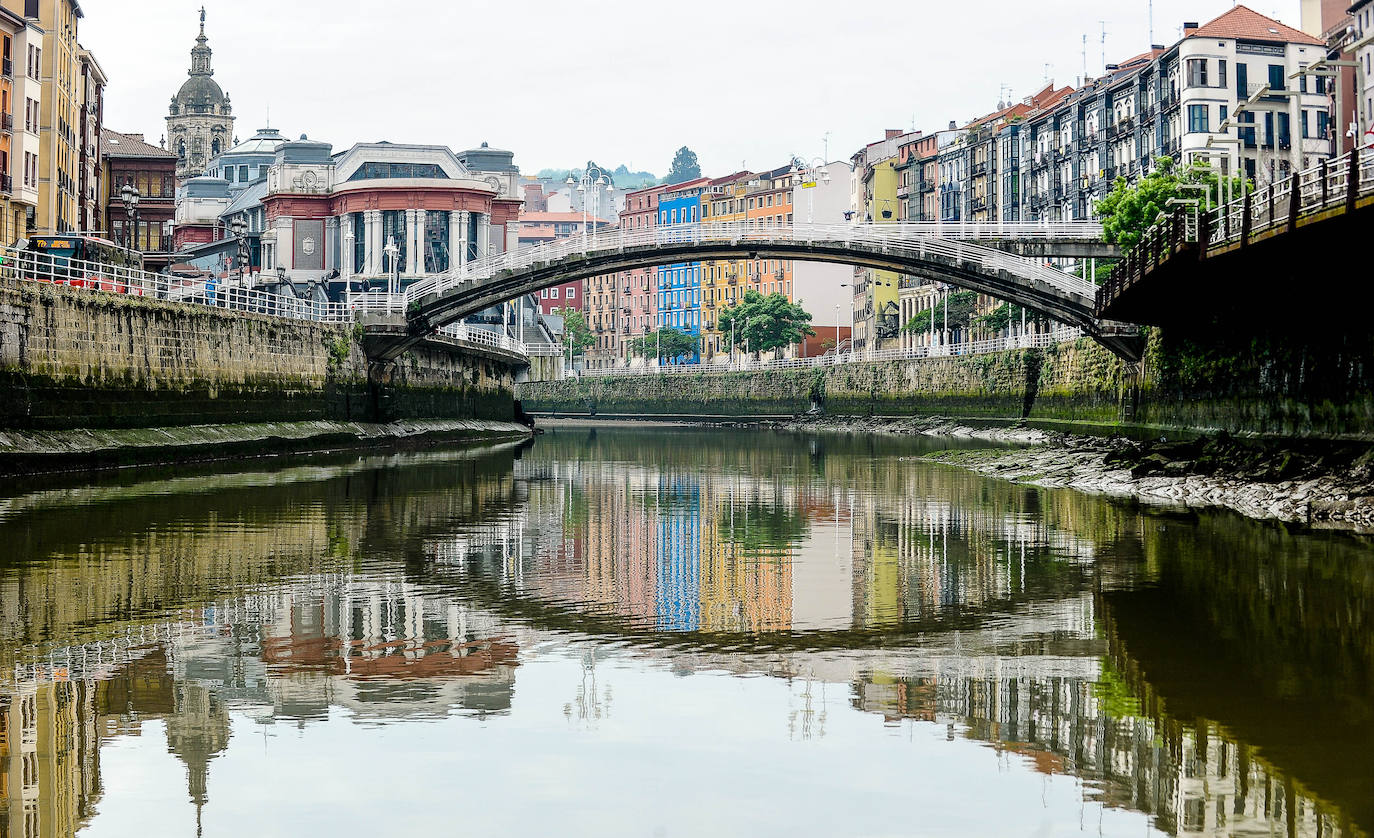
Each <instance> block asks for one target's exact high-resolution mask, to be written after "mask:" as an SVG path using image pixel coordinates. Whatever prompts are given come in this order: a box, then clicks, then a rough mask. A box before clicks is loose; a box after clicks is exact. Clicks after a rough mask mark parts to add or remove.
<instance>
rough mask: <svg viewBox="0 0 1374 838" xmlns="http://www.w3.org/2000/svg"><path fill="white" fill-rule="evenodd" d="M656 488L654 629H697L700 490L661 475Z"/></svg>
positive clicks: (699, 560) (698, 611) (687, 482)
mask: <svg viewBox="0 0 1374 838" xmlns="http://www.w3.org/2000/svg"><path fill="white" fill-rule="evenodd" d="M662 481H663V482H662V483H661V485H660V486H659V496H658V503H659V508H658V511H659V522H658V544H659V550H658V556H659V559H658V627H659V628H660V629H663V630H665V631H692V630H694V629H696V628H698V627H700V626H701V591H700V585H701V581H700V575H701V490H700V487H699V486H696V485H694V484H693V483H691V482H690V481H688V480H686V479H683V478H673V477H670V476H667V475H665V476H664V477H663V478H662Z"/></svg>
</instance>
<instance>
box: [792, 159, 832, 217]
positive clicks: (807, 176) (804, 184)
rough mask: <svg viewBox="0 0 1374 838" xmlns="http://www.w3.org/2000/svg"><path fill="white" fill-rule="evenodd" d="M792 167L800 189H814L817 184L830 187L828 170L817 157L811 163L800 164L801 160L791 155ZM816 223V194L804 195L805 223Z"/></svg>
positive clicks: (808, 193)
mask: <svg viewBox="0 0 1374 838" xmlns="http://www.w3.org/2000/svg"><path fill="white" fill-rule="evenodd" d="M793 161H794V162H793V165H795V166H796V167H797V170H798V171H797V177H799V178H800V184H801V188H802V189H808V190H811V189H815V188H816V186H817V182H818V181H819V182H820V183H823V184H825V185H826V186H829V185H830V170H829V169H828V168H826V162H825V161H824V160H822V159H821V158H819V157H813V158H811V162H810V163H807V164H805V165H803V164H802V162H801V158H799V157H796V156H795V155H793ZM815 221H816V193H815V192H807V193H806V223H807V224H813V223H815Z"/></svg>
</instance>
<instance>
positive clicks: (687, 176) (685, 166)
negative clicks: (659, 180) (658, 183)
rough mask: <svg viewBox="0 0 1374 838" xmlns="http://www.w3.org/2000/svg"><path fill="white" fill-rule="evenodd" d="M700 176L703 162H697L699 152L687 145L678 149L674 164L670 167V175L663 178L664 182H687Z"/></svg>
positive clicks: (674, 156)
mask: <svg viewBox="0 0 1374 838" xmlns="http://www.w3.org/2000/svg"><path fill="white" fill-rule="evenodd" d="M699 177H701V164H700V163H698V162H697V153H696V152H695V151H692V150H691V149H690V148H688V147H687V146H683V147H682V148H680V149H678V150H677V154H674V155H673V165H672V166H671V167H670V168H669V169H668V176H667V177H665V178H664V179H663V182H664V183H667V184H675V183H685V182H687V181H689V180H693V179H695V178H699Z"/></svg>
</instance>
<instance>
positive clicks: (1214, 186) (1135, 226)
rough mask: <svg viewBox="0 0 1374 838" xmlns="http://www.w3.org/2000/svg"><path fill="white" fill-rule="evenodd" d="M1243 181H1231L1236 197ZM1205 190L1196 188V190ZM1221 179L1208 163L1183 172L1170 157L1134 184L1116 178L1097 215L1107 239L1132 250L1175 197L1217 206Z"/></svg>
mask: <svg viewBox="0 0 1374 838" xmlns="http://www.w3.org/2000/svg"><path fill="white" fill-rule="evenodd" d="M1243 184H1244V181H1243V180H1242V179H1241V178H1234V177H1233V178H1232V179H1231V186H1232V188H1233V191H1234V192H1235V194H1237V195H1239V194H1241V190H1242V186H1243ZM1199 186H1201V187H1205V188H1201V189H1199V188H1197V187H1199ZM1219 186H1220V179H1219V178H1218V177H1217V174H1216V172H1215V171H1213V170H1212V169H1211V168H1210V167H1208V166H1207V165H1206V164H1205V163H1196V164H1194V165H1192V166H1189V167H1187V168H1183V169H1180V168H1179V167H1178V166H1176V165H1175V164H1174V161H1173V159H1172V158H1170V157H1160V158H1159V159H1158V160H1156V161H1155V170H1154V171H1153V172H1150V173H1149V174H1148V175H1146V176H1145V177H1143V178H1140V179H1139V180H1137V181H1136V182H1135V183H1128V182H1127V181H1126V179H1125V178H1117V180H1116V183H1114V184H1113V185H1112V191H1111V192H1109V193H1107V197H1105V198H1103V199H1102V200H1101V201H1099V202H1098V203H1097V207H1096V212H1097V215H1098V217H1099V218H1101V219H1102V231H1103V235H1104V238H1106V240H1107V241H1109V242H1116V243H1118V244H1120V245H1121V246H1122V247H1123V248H1125V249H1127V250H1129V249H1130V248H1132V247H1135V246H1136V245H1137V244H1139V243H1140V240H1141V239H1142V238H1143V237H1144V236H1145V231H1146V230H1149V229H1150V227H1152V226H1154V224H1155V222H1156V221H1158V220H1159V217H1160V215H1161V214H1163V213H1166V212H1168V211H1169V200H1170V199H1172V198H1179V199H1185V198H1197V199H1200V200H1201V201H1203V203H1204V204H1205V205H1206V208H1207V209H1212V208H1213V207H1215V206H1216V199H1217V196H1218V189H1219Z"/></svg>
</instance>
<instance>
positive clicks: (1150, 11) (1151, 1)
mask: <svg viewBox="0 0 1374 838" xmlns="http://www.w3.org/2000/svg"><path fill="white" fill-rule="evenodd" d="M1145 15H1146V20H1147V21H1148V23H1149V27H1150V50H1151V51H1153V50H1154V48H1155V0H1147V2H1146V3H1145Z"/></svg>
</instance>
